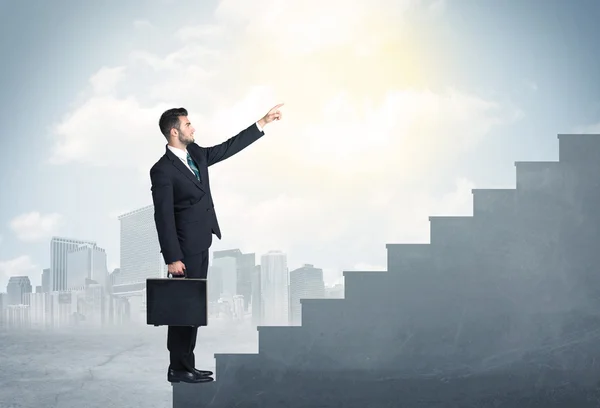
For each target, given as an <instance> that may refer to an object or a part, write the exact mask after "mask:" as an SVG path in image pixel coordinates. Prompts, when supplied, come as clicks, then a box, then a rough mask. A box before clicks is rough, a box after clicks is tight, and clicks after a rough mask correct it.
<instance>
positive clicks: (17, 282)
mask: <svg viewBox="0 0 600 408" xmlns="http://www.w3.org/2000/svg"><path fill="white" fill-rule="evenodd" d="M31 289H32V288H31V282H30V281H29V276H11V277H10V279H9V280H8V285H7V286H6V293H7V295H8V296H7V297H8V305H21V304H24V303H23V300H24V295H25V293H31Z"/></svg>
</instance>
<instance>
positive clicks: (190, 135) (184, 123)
mask: <svg viewBox="0 0 600 408" xmlns="http://www.w3.org/2000/svg"><path fill="white" fill-rule="evenodd" d="M179 129H180V131H179V132H178V133H179V135H178V139H179V142H181V143H182V144H183V145H185V146H187V145H189V144H192V143H193V142H194V132H195V131H196V129H194V127H193V126H192V124H191V123H190V121H189V120H188V118H187V116H180V117H179Z"/></svg>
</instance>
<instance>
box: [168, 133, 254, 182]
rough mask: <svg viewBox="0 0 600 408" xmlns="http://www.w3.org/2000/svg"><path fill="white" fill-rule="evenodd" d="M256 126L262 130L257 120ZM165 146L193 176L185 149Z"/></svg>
mask: <svg viewBox="0 0 600 408" xmlns="http://www.w3.org/2000/svg"><path fill="white" fill-rule="evenodd" d="M256 127H257V128H258V130H259V131H260V132H262V131H263V130H262V128H261V127H260V125H259V124H258V122H256ZM167 147H168V148H169V150H170V151H172V152H173V154H174V155H175V156H177V157H179V159H180V160H181V162H182V163H183V165H184V166H185V167H187V168H188V170H189V171H191V172H192V174H194V176H195V175H196V174H195V173H194V171H193V170H192V168H191V167H190V165H189V164H188V162H187V150H183V149H179V148H177V147H173V146H171V145H167Z"/></svg>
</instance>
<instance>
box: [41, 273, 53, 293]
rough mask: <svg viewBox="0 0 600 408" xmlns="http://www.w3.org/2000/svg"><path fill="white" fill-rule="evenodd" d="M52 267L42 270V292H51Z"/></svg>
mask: <svg viewBox="0 0 600 408" xmlns="http://www.w3.org/2000/svg"><path fill="white" fill-rule="evenodd" d="M50 279H51V278H50V268H46V269H44V270H43V271H42V292H44V293H47V292H50Z"/></svg>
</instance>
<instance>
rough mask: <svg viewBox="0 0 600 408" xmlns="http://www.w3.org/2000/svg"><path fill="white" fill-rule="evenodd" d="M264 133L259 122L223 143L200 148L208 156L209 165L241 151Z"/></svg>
mask: <svg viewBox="0 0 600 408" xmlns="http://www.w3.org/2000/svg"><path fill="white" fill-rule="evenodd" d="M264 134H265V132H264V131H263V129H262V128H261V127H260V125H259V123H258V122H257V123H253V124H252V125H251V126H250V127H248V128H246V129H244V130H242V131H241V132H240V133H238V134H237V135H235V136H233V137H231V138H229V139H227V140H226V141H224V142H223V143H221V144H218V145H216V146H211V147H200V149H202V151H203V153H204V155H205V157H206V161H207V164H208V166H212V165H213V164H216V163H218V162H220V161H223V160H225V159H228V158H230V157H231V156H233V155H234V154H236V153H239V152H241V151H242V150H244V149H245V148H246V147H248V146H250V145H251V144H252V143H254V142H256V141H257V140H258V139H260V138H261V136H263V135H264Z"/></svg>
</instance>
